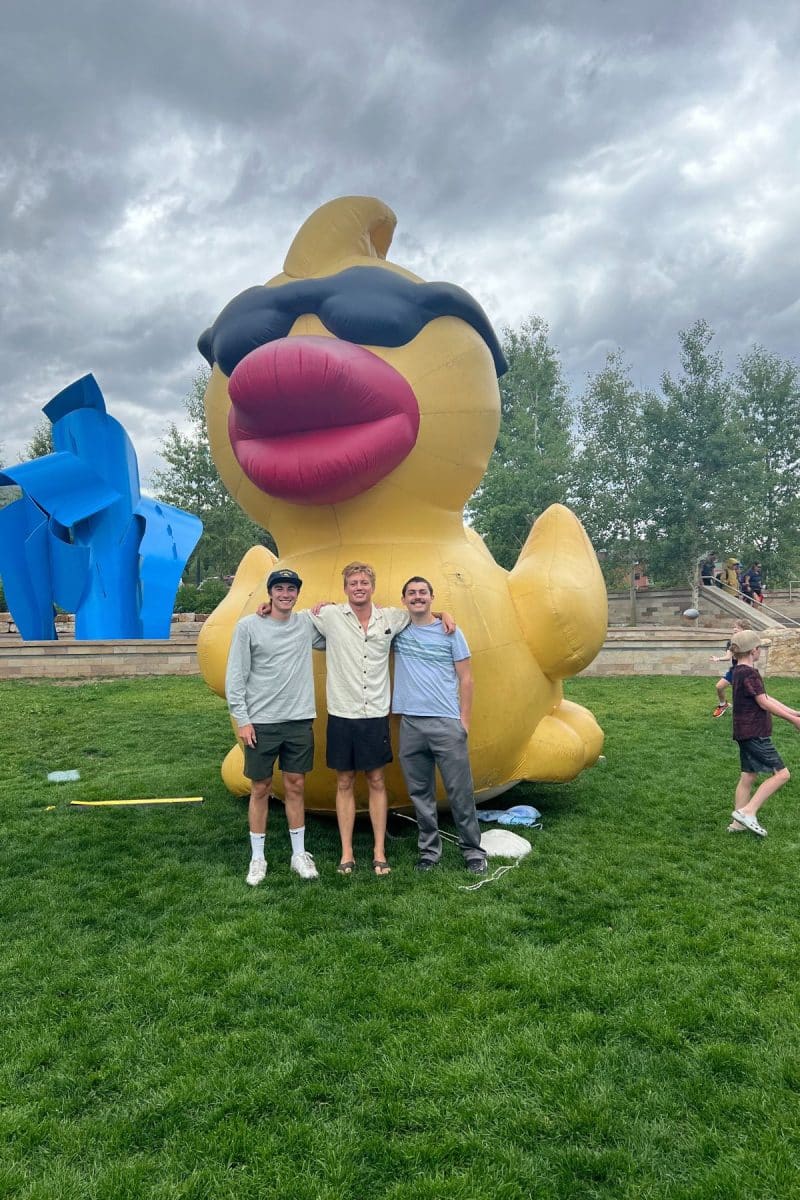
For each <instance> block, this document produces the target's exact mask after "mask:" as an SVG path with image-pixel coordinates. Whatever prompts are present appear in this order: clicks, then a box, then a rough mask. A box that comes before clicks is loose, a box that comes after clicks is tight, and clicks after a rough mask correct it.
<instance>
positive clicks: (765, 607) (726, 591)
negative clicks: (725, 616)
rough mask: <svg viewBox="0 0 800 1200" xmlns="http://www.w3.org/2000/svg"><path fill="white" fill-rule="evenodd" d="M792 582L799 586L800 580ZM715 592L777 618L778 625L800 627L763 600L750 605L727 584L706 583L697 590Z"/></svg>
mask: <svg viewBox="0 0 800 1200" xmlns="http://www.w3.org/2000/svg"><path fill="white" fill-rule="evenodd" d="M794 582H795V585H798V584H800V580H795V581H794ZM715 590H716V591H720V592H722V594H723V596H730V597H732V598H734V599H736V600H739V601H741V603H742V604H745V605H746V606H747V607H748V608H753V609H755V610H756V612H763V613H766V614H767V616H770V617H773V616H774V617H778V618H779V620H778V624H779V625H791V626H800V621H795V619H794V617H790V616H788V615H787V614H786V613H783V612H781V611H780V609H779V608H773V606H772V605H771V604H767V603H766V601H764V600H761V601H758V602H753V603H751V601H750V597H749V596H746V595H745V593H744V592H742V591H739V590H738V589H737V590H736V591H734V590H733V589H732V588H731V587H729V586H728V584H727V583H724V584H721V585H720V584H716V583H712V584H708V583H706V584H701V585H700V588H699V591H701V592H703V591H704V592H710V593H712V594H713V592H714V591H715ZM791 599H792V585H791V583H790V584H789V600H790V601H791Z"/></svg>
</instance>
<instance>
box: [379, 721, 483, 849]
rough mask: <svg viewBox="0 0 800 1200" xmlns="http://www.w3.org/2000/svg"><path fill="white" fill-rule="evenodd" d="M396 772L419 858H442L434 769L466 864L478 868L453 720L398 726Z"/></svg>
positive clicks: (458, 730) (465, 769) (461, 743)
mask: <svg viewBox="0 0 800 1200" xmlns="http://www.w3.org/2000/svg"><path fill="white" fill-rule="evenodd" d="M400 766H401V767H402V768H403V775H404V776H405V781H406V787H407V788H408V794H409V796H410V797H411V800H412V802H413V804H414V810H415V812H416V814H417V824H418V826H419V854H420V858H421V859H425V860H426V861H428V862H438V861H439V859H440V858H441V857H442V839H441V837H440V836H439V823H438V817H437V811H436V767H438V768H439V773H440V774H441V776H442V783H443V784H444V787H445V791H446V792H447V799H448V801H449V803H450V811H451V812H452V814H453V821H454V822H455V827H456V830H457V831H458V842H459V845H460V847H461V852H462V854H463V855H464V858H465V859H466V861H467V862H475V861H476V860H477V861H479V862H482V861H483V860H484V859H485V858H486V852H485V851H484V850H482V849H481V831H480V826H479V825H478V818H477V817H476V815H475V792H474V788H473V786H472V771H471V770H470V766H469V754H468V752H467V735H466V733H465V731H464V726H463V725H462V724H461V722H460V721H459V720H458V719H457V718H454V717H406V716H404V717H403V719H402V721H401V722H400Z"/></svg>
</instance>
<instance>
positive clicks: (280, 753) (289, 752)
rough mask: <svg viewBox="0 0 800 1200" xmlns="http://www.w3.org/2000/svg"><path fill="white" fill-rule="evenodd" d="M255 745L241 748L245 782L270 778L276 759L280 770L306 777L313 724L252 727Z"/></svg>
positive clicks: (310, 762) (311, 759) (311, 762)
mask: <svg viewBox="0 0 800 1200" xmlns="http://www.w3.org/2000/svg"><path fill="white" fill-rule="evenodd" d="M253 728H254V729H255V731H256V744H255V746H245V747H244V773H245V775H246V776H247V778H248V779H256V780H261V779H271V778H272V772H273V770H274V767H275V759H276V758H277V759H278V764H279V766H280V769H281V770H282V771H288V772H289V774H293V775H306V774H307V773H308V772H309V771H310V770H311V768H312V767H313V765H314V722H313V721H276V722H275V724H274V725H254V726H253Z"/></svg>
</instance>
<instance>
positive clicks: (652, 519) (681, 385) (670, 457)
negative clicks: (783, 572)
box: [642, 320, 748, 586]
mask: <svg viewBox="0 0 800 1200" xmlns="http://www.w3.org/2000/svg"><path fill="white" fill-rule="evenodd" d="M678 336H679V340H680V345H681V367H682V373H681V375H680V376H679V377H678V378H673V377H672V376H671V375H670V374H668V373H665V374H664V375H663V376H662V383H661V386H662V390H663V392H664V398H663V400H662V399H661V398H659V397H655V396H654V397H652V398H651V399H650V400H649V401H648V402H646V403H645V405H644V407H643V414H642V415H643V423H644V436H645V440H646V444H647V455H646V459H645V463H644V470H643V489H642V494H643V502H644V507H645V509H646V510H647V512H648V513H649V526H648V530H647V544H648V566H649V570H650V574H651V577H652V578H654V579H655V580H656V581H657V582H659V583H661V584H664V585H667V586H671V585H676V584H685V583H686V582H687V581H688V580H690V579H691V578H692V577H693V573H694V570H695V567H696V564H697V561H698V559H699V558H700V557H701V556H702V555H703V554H705V553H706V552H707V551H708V550H709V549H716V550H717V552H718V553H723V554H724V553H729V552H730V551H731V547H735V545H736V542H737V540H738V537H739V530H740V528H741V523H742V522H741V518H742V512H743V505H742V501H741V499H740V496H739V491H738V489H739V487H740V474H741V471H742V470H744V469H745V467H746V463H747V461H748V452H747V446H746V442H745V439H744V436H743V431H742V429H741V427H740V425H739V424H738V422H737V421H735V420H734V419H732V413H731V385H730V380H729V379H728V378H727V377H726V375H725V372H724V369H723V363H722V358H721V355H720V354H719V353H717V352H716V351H713V350H711V349H710V344H711V341H712V339H713V336H714V334H713V330H712V329H711V328H710V326H709V325H708V324H707V323H706V322H705V321H702V320H700V321H696V322H695V324H694V325H692V326H691V328H689V329H687V330H683V331H682V332H681V333H680V334H679V335H678Z"/></svg>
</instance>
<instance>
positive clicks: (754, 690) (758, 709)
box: [728, 629, 800, 837]
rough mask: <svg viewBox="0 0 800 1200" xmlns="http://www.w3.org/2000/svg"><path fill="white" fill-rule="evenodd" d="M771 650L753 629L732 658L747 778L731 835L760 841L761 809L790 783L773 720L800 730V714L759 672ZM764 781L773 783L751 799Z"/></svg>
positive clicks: (735, 641) (737, 641)
mask: <svg viewBox="0 0 800 1200" xmlns="http://www.w3.org/2000/svg"><path fill="white" fill-rule="evenodd" d="M768 645H769V642H765V641H762V639H761V635H760V634H758V633H756V632H755V631H754V630H752V629H746V630H744V631H743V632H742V633H737V634H735V635H734V636H733V637H732V638H731V655H732V656H733V657H734V658H735V659H736V660H737V664H736V667H735V668H734V671H733V739H734V741H735V742H738V744H739V761H740V764H741V768H742V773H741V775H740V776H739V782H738V784H737V785H736V798H735V801H734V804H735V807H734V810H733V812H732V814H731V817H732V821H731V824H730V825H729V826H728V831H729V833H740V832H743V831H744V830H745V829H749V830H750V832H751V833H755V834H757V836H758V837H766V836H767V831H766V829H765V828H764V826H763V825H761V824H760V823H759V821H758V815H757V814H758V811H759V809H760V808H761V805H762V804H763V803H764V801H765V800H767V799H769V797H770V796H772V795H773V794H774V793H775V792H777V790H778V788H782V787H783V785H784V784H785V783H788V782H789V779H790V775H789V771H788V769H787V768H786V767H785V766H784V764H783V759H782V758H781V756H780V755H779V754H778V751H777V750H776V749H775V747H774V746H773V744H772V739H771V737H770V734H771V733H772V714H774V715H775V716H776V717H783V718H784V720H786V721H790V722H791V723H792V725H794V726H795V727H796V728H797V729H800V713H799V712H796V711H795V709H793V708H788V707H787V706H786V705H785V704H781V702H780V700H773V698H772V697H771V696H768V695H767V692H766V688H765V687H764V680H763V679H762V678H761V676H760V675H759V673H758V671H757V670H756V668H755V664H756V663H757V662H758V659H759V656H760V654H761V647H762V646H768ZM759 775H769V778H768V779H765V780H764V782H763V783H762V784H760V785H759V787H758V788H756V791H755V793H754V794H753V795H751V793H752V792H753V785H754V784H755V782H756V780H757V778H758V776H759Z"/></svg>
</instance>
